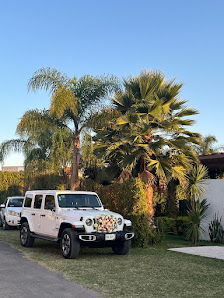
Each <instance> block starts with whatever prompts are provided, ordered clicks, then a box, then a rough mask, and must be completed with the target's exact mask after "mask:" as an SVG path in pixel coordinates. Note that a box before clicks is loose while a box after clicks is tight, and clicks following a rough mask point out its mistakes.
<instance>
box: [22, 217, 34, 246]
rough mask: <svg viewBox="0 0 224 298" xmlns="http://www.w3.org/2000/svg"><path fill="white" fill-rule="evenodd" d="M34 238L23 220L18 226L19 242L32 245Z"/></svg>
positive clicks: (23, 244)
mask: <svg viewBox="0 0 224 298" xmlns="http://www.w3.org/2000/svg"><path fill="white" fill-rule="evenodd" d="M34 240H35V238H34V237H32V236H31V235H30V228H29V224H28V223H27V222H24V223H23V224H22V225H21V228H20V243H21V245H22V246H24V247H32V246H33V243H34Z"/></svg>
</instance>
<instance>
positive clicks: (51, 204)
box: [44, 195, 55, 210]
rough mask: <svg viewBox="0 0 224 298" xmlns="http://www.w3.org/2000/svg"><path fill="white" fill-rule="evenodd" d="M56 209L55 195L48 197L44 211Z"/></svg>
mask: <svg viewBox="0 0 224 298" xmlns="http://www.w3.org/2000/svg"><path fill="white" fill-rule="evenodd" d="M54 207H55V200H54V196H53V195H46V197H45V204H44V209H48V210H52V209H53V208H54Z"/></svg>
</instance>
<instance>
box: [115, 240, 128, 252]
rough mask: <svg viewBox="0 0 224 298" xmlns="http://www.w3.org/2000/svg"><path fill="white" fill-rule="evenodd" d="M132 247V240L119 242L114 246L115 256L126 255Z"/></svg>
mask: <svg viewBox="0 0 224 298" xmlns="http://www.w3.org/2000/svg"><path fill="white" fill-rule="evenodd" d="M130 247H131V240H125V241H119V242H116V243H115V245H114V246H112V250H113V252H114V254H115V255H126V254H128V252H129V249H130Z"/></svg>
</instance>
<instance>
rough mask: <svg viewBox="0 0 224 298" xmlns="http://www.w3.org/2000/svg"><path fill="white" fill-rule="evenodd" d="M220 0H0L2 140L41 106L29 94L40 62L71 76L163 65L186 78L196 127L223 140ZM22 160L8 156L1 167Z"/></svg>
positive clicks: (45, 100)
mask: <svg viewBox="0 0 224 298" xmlns="http://www.w3.org/2000/svg"><path fill="white" fill-rule="evenodd" d="M223 14H224V1H223V0H218V1H217V0H213V1H211V0H209V1H206V0H188V1H180V0H176V1H173V0H170V1H167V0H161V1H160V0H157V1H151V0H138V1H137V0H135V1H133V0H113V1H112V0H111V1H109V0H108V1H105V0H95V1H93V0H81V1H80V0H79V1H78V0H64V1H59V0H54V1H52V0H47V1H46V0H38V1H30V0H26V1H25V0H20V1H18V0H8V1H1V3H0V45H1V47H0V84H1V85H0V101H1V117H0V142H2V141H4V140H8V139H12V138H15V137H16V136H15V130H16V126H17V124H18V122H19V119H20V117H21V116H22V115H23V113H24V112H25V111H26V110H29V109H34V108H39V109H41V108H44V107H45V108H47V107H48V106H49V101H50V97H49V96H48V94H46V93H44V92H38V93H36V94H32V93H29V94H28V93H27V81H28V80H29V78H30V77H31V76H32V75H33V73H34V72H35V71H36V70H38V69H39V68H41V67H48V66H49V67H54V68H57V69H58V70H60V71H62V72H64V73H66V74H67V75H69V76H71V77H72V76H74V75H76V76H77V77H80V76H82V75H83V74H93V75H100V74H104V73H111V74H115V75H117V76H119V77H125V76H127V75H132V74H133V75H137V74H138V73H139V72H140V71H141V70H143V69H153V70H162V71H163V72H164V73H165V74H166V77H167V79H172V78H174V77H176V78H177V81H178V82H184V84H185V85H184V87H183V90H182V93H181V97H182V98H184V99H188V100H189V105H190V106H191V107H194V108H196V109H198V110H199V111H200V114H199V115H198V116H196V117H195V120H196V121H197V124H196V125H195V126H194V130H195V131H198V132H200V133H201V134H203V135H207V134H213V135H215V136H216V137H217V138H218V140H219V143H221V144H224V136H223V134H222V132H223V127H222V122H223V113H224V95H223V94H224V93H223V85H224V17H223ZM14 164H15V165H20V164H22V158H21V156H18V155H11V156H10V157H9V158H8V159H7V160H6V162H5V165H14Z"/></svg>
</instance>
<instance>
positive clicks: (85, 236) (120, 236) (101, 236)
mask: <svg viewBox="0 0 224 298" xmlns="http://www.w3.org/2000/svg"><path fill="white" fill-rule="evenodd" d="M106 235H107V236H108V235H111V236H112V238H114V239H113V240H110V236H109V237H107V236H106ZM113 235H115V236H114V237H113ZM78 237H79V239H80V240H81V241H83V242H95V243H97V242H98V243H100V242H106V243H112V242H114V241H125V240H130V239H132V238H133V237H134V233H133V232H129V231H119V232H114V233H96V232H94V233H80V234H79V235H78ZM107 239H108V240H107Z"/></svg>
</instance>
